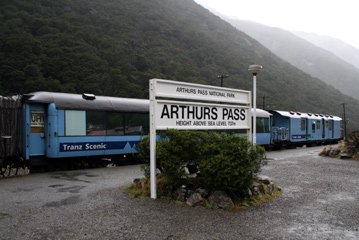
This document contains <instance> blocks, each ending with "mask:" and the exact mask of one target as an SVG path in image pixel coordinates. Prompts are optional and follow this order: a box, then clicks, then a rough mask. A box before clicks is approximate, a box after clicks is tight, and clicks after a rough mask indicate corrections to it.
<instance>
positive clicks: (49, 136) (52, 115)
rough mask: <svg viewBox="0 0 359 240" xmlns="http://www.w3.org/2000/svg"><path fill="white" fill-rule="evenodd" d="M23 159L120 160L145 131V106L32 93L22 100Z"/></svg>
mask: <svg viewBox="0 0 359 240" xmlns="http://www.w3.org/2000/svg"><path fill="white" fill-rule="evenodd" d="M24 98H25V101H24V105H23V111H24V113H25V114H24V126H25V129H24V131H23V132H24V136H23V138H24V140H25V144H24V150H23V153H24V158H25V159H26V160H32V162H36V160H38V159H43V158H50V159H53V158H69V157H81V158H85V157H99V156H113V155H118V156H123V155H126V154H132V153H135V152H136V145H137V143H138V142H139V141H140V140H141V139H142V136H143V135H145V134H148V131H149V121H148V112H149V101H148V100H144V99H129V98H115V97H104V96H95V95H92V94H82V95H80V94H68V93H54V92H35V93H31V94H27V95H25V96H24Z"/></svg>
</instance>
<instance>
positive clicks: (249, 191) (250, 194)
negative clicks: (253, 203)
mask: <svg viewBox="0 0 359 240" xmlns="http://www.w3.org/2000/svg"><path fill="white" fill-rule="evenodd" d="M247 192H248V193H247V194H248V197H252V196H253V193H252V191H251V189H250V188H248V191H247Z"/></svg>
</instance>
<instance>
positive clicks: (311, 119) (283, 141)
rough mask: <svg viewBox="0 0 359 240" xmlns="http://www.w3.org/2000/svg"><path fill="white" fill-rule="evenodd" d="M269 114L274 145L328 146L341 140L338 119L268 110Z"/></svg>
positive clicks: (335, 117)
mask: <svg viewBox="0 0 359 240" xmlns="http://www.w3.org/2000/svg"><path fill="white" fill-rule="evenodd" d="M270 113H272V115H273V123H272V143H273V144H274V145H280V146H283V145H300V144H329V143H336V142H338V141H339V140H340V139H341V138H342V137H341V121H342V119H341V118H340V117H337V116H332V115H323V114H317V113H301V112H293V111H289V112H288V111H275V110H270Z"/></svg>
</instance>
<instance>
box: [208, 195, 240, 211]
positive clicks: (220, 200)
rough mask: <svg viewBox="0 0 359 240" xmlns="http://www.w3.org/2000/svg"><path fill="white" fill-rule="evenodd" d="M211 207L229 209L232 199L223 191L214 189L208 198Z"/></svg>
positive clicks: (232, 204)
mask: <svg viewBox="0 0 359 240" xmlns="http://www.w3.org/2000/svg"><path fill="white" fill-rule="evenodd" d="M208 201H209V203H210V204H211V205H212V206H213V208H215V209H218V208H221V209H229V208H232V207H234V203H233V201H232V199H231V198H230V197H229V196H228V195H227V194H226V193H225V192H223V191H215V192H213V193H212V194H211V196H209V198H208Z"/></svg>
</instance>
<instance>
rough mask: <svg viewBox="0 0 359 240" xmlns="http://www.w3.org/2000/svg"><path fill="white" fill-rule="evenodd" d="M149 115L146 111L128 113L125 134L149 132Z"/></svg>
mask: <svg viewBox="0 0 359 240" xmlns="http://www.w3.org/2000/svg"><path fill="white" fill-rule="evenodd" d="M148 132H149V116H148V114H145V113H127V114H126V124H125V135H139V134H148Z"/></svg>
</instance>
